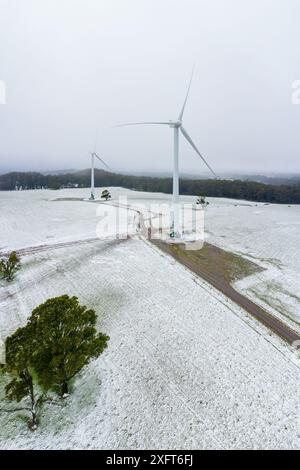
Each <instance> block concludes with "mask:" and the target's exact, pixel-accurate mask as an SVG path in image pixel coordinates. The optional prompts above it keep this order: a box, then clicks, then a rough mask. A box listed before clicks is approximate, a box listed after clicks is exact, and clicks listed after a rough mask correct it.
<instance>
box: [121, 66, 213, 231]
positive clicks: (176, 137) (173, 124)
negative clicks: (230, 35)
mask: <svg viewBox="0 0 300 470" xmlns="http://www.w3.org/2000/svg"><path fill="white" fill-rule="evenodd" d="M193 74H194V68H193V71H192V75H191V79H190V82H189V86H188V90H187V94H186V97H185V100H184V103H183V106H182V109H181V111H180V114H179V116H178V119H176V120H175V121H168V122H166V121H152V122H131V123H127V124H121V125H118V126H116V127H124V126H137V125H144V124H146V125H148V124H150V125H152V124H159V125H160V124H161V125H166V126H169V127H171V128H172V129H174V163H173V214H174V215H173V217H174V220H173V224H174V226H173V227H174V228H173V229H174V236H175V237H178V236H180V234H179V231H178V229H179V226H178V223H179V173H178V166H179V165H178V164H179V130H180V131H181V133H182V135H183V136H184V137H185V138H186V140H187V141H188V142H189V144H190V145H191V146H192V147H193V149H194V150H195V152H196V153H197V154H198V156H199V157H200V158H201V159H202V161H203V162H204V163H205V165H206V166H207V167H208V168H209V170H210V171H211V172H212V174H213V175H214V176H215V178H217V175H216V173H215V172H214V170H213V169H212V168H211V166H210V165H209V164H208V163H207V161H206V160H205V158H204V157H203V155H201V153H200V152H199V150H198V149H197V147H196V145H195V144H194V142H193V141H192V139H191V137H190V136H189V134H188V133H187V131H186V129H185V128H184V127H183V125H182V118H183V114H184V110H185V106H186V103H187V99H188V96H189V92H190V88H191V83H192V78H193Z"/></svg>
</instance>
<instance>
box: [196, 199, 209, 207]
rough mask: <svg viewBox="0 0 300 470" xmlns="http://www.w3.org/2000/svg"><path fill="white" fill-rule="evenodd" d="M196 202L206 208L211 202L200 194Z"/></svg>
mask: <svg viewBox="0 0 300 470" xmlns="http://www.w3.org/2000/svg"><path fill="white" fill-rule="evenodd" d="M196 204H198V205H200V206H202V208H203V209H204V208H205V207H207V206H208V205H209V202H207V201H206V197H205V196H199V197H198V199H197V201H196Z"/></svg>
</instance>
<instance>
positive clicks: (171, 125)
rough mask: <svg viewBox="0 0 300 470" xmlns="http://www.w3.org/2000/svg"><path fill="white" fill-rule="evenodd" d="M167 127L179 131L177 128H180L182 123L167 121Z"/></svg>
mask: <svg viewBox="0 0 300 470" xmlns="http://www.w3.org/2000/svg"><path fill="white" fill-rule="evenodd" d="M169 126H170V127H172V129H175V128H177V129H179V127H181V126H182V122H181V121H169Z"/></svg>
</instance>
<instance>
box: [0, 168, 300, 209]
mask: <svg viewBox="0 0 300 470" xmlns="http://www.w3.org/2000/svg"><path fill="white" fill-rule="evenodd" d="M89 186H90V170H83V171H78V172H72V173H68V174H58V175H43V174H41V173H33V172H22V173H19V172H12V173H7V174H5V175H0V190H1V191H11V190H16V189H22V190H25V189H40V188H45V189H46V188H48V189H60V188H66V187H79V188H82V187H89ZM95 186H99V187H103V186H122V187H124V188H128V189H135V190H138V191H151V192H162V193H169V194H170V193H172V178H158V177H150V176H130V175H122V174H118V173H110V172H107V171H103V170H98V169H96V170H95ZM180 194H182V195H195V196H196V195H205V196H208V197H226V198H232V199H246V200H248V201H256V202H269V203H279V204H300V183H298V184H290V185H288V184H285V185H271V184H264V183H259V182H255V181H242V180H226V179H222V180H221V179H218V180H214V179H203V180H191V179H181V180H180Z"/></svg>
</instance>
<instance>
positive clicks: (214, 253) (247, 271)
mask: <svg viewBox="0 0 300 470" xmlns="http://www.w3.org/2000/svg"><path fill="white" fill-rule="evenodd" d="M172 250H174V251H175V252H176V254H177V255H178V256H184V257H187V258H189V259H190V260H191V261H193V262H196V263H197V264H198V265H199V267H201V269H202V270H203V271H205V272H206V273H208V274H211V275H214V276H216V275H217V276H218V277H220V278H222V279H223V280H225V281H227V282H229V283H231V282H234V281H238V280H240V279H243V278H244V277H246V276H251V275H252V274H255V273H257V272H261V271H263V268H261V267H260V266H258V265H257V264H255V263H253V262H252V261H249V260H247V259H245V258H243V257H242V256H239V255H237V254H235V253H232V252H230V251H225V250H222V249H221V248H218V247H217V246H214V245H211V244H210V243H204V245H203V248H202V249H201V250H195V251H189V250H185V249H184V247H183V245H180V244H176V245H173V246H172Z"/></svg>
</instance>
